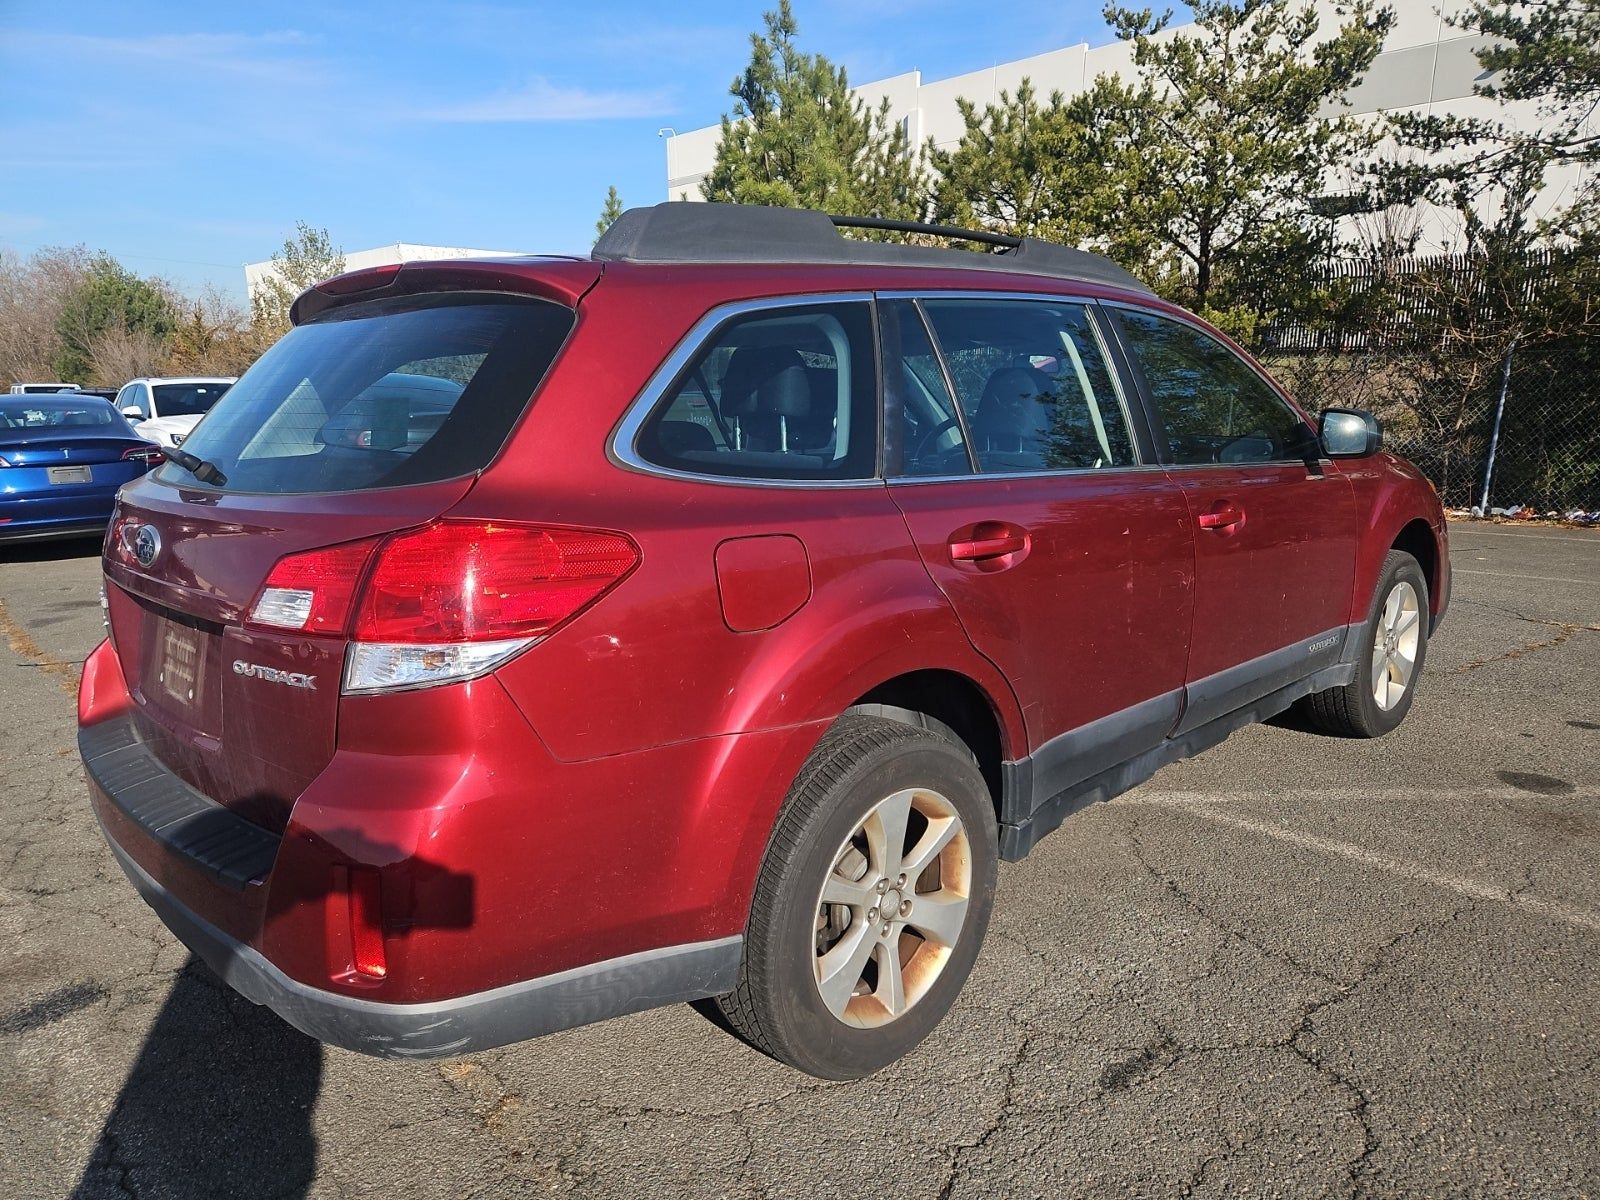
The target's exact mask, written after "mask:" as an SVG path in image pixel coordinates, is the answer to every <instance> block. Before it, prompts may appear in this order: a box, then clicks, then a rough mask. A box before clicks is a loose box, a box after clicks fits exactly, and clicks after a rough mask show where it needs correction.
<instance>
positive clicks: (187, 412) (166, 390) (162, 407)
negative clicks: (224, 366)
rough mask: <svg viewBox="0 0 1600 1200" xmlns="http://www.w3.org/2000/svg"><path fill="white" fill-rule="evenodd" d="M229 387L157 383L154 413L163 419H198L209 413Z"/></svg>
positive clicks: (222, 385) (205, 384)
mask: <svg viewBox="0 0 1600 1200" xmlns="http://www.w3.org/2000/svg"><path fill="white" fill-rule="evenodd" d="M230 386H231V385H229V384H226V383H158V384H156V385H155V393H156V411H157V412H158V413H160V414H161V415H162V416H163V417H198V416H201V415H203V414H205V413H208V412H210V411H211V406H212V405H213V404H215V403H216V402H217V400H218V399H220V398H221V396H222V393H223V392H225V391H227V390H228V388H229V387H230Z"/></svg>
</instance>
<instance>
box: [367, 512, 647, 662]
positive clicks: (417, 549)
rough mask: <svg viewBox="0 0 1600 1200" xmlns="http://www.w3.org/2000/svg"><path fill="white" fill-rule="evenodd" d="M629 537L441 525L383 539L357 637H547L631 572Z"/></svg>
mask: <svg viewBox="0 0 1600 1200" xmlns="http://www.w3.org/2000/svg"><path fill="white" fill-rule="evenodd" d="M638 561H639V555H638V552H637V551H636V550H635V549H634V548H633V543H632V542H630V541H628V539H627V538H624V537H620V536H618V535H617V534H614V533H595V532H592V531H590V530H579V529H543V528H535V527H532V526H528V525H500V524H488V523H486V524H479V523H477V522H467V521H440V522H438V523H437V524H434V525H429V526H427V527H426V528H424V529H418V530H415V531H413V532H411V533H402V534H398V535H397V536H395V537H392V538H390V539H389V540H388V541H386V542H384V544H383V548H382V550H381V551H380V552H379V555H378V561H377V564H376V565H375V566H374V567H373V568H372V576H371V578H370V579H369V580H368V581H367V586H366V588H365V589H363V591H362V594H361V603H360V605H359V606H358V608H357V612H356V628H355V637H356V640H357V641H360V642H413V643H416V642H427V643H436V642H486V641H500V640H503V639H505V638H517V637H541V636H543V635H544V634H546V633H548V632H549V631H550V630H551V629H552V628H554V627H555V626H556V625H559V624H560V623H561V622H562V621H565V620H566V619H567V618H569V617H571V616H572V615H573V614H574V613H576V612H577V611H579V610H580V609H582V608H583V607H585V606H586V605H588V604H590V603H591V602H593V601H594V600H595V599H596V598H597V597H598V596H599V595H600V594H601V593H602V592H604V591H605V590H606V589H607V588H609V587H611V586H612V585H613V584H615V583H616V582H617V580H619V579H621V578H622V577H623V576H624V575H626V574H627V573H628V572H629V571H631V570H632V569H633V567H634V564H635V563H637V562H638Z"/></svg>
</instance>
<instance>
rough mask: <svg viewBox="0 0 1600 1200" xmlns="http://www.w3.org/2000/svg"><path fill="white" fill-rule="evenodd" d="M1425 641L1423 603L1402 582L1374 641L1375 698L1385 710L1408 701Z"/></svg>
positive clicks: (1381, 616) (1393, 593)
mask: <svg viewBox="0 0 1600 1200" xmlns="http://www.w3.org/2000/svg"><path fill="white" fill-rule="evenodd" d="M1421 641H1422V601H1421V598H1420V597H1419V596H1418V595H1417V589H1416V588H1415V587H1413V586H1412V585H1411V584H1410V583H1409V582H1407V581H1406V580H1404V579H1402V580H1400V581H1399V582H1398V583H1396V584H1395V585H1394V587H1392V588H1390V589H1389V594H1388V596H1386V597H1385V598H1384V601H1383V608H1382V609H1380V610H1379V612H1378V628H1377V631H1376V635H1375V636H1374V637H1373V639H1372V679H1371V685H1372V698H1373V699H1374V700H1376V701H1377V703H1378V707H1379V708H1381V709H1383V710H1384V711H1386V712H1387V711H1388V710H1389V709H1392V708H1393V707H1394V706H1395V705H1397V704H1399V703H1400V701H1401V700H1402V699H1404V697H1405V694H1406V691H1407V690H1408V689H1409V688H1410V687H1411V677H1412V675H1413V674H1414V673H1415V671H1416V666H1417V651H1418V650H1419V649H1420V647H1421Z"/></svg>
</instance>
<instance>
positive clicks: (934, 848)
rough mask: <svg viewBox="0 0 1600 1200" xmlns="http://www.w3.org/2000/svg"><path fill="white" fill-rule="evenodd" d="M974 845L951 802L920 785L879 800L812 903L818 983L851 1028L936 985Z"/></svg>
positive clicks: (958, 920)
mask: <svg viewBox="0 0 1600 1200" xmlns="http://www.w3.org/2000/svg"><path fill="white" fill-rule="evenodd" d="M971 888H972V847H971V844H970V843H969V842H968V840H967V831H966V829H965V827H964V826H963V825H962V822H961V818H960V816H959V815H957V813H956V809H955V806H954V805H953V804H951V803H950V801H949V800H947V799H946V798H945V797H943V796H941V795H940V794H939V793H937V792H934V791H929V790H927V789H925V788H909V789H906V790H904V791H899V792H895V793H894V794H893V795H890V796H887V797H885V798H884V799H882V800H880V801H879V802H878V803H877V804H875V805H874V806H873V807H872V809H871V810H870V811H869V812H868V813H867V815H866V816H865V817H864V818H863V819H862V821H861V822H860V824H858V825H857V826H856V828H855V830H854V831H853V832H852V833H851V834H850V836H849V837H848V838H846V839H845V841H844V844H843V845H841V846H840V847H839V851H838V853H837V854H835V855H834V860H833V866H832V868H831V869H830V870H829V872H828V876H827V878H826V879H825V880H824V881H823V884H822V889H821V891H820V893H819V894H818V897H817V918H816V945H815V954H816V959H815V963H814V964H813V968H814V978H815V980H816V984H817V990H818V992H820V993H821V996H822V1001H823V1003H824V1004H825V1005H826V1006H827V1008H828V1011H829V1012H831V1013H832V1014H833V1015H834V1016H835V1017H837V1018H838V1019H839V1020H841V1021H843V1022H844V1023H845V1024H847V1025H854V1026H857V1027H862V1028H871V1027H874V1026H879V1025H884V1024H886V1023H888V1022H890V1021H893V1020H894V1019H895V1018H896V1017H898V1016H900V1015H901V1014H902V1013H904V1012H905V1011H906V1010H907V1009H909V1008H910V1007H911V1006H912V1005H914V1004H915V1003H916V1002H917V1001H918V1000H920V999H921V998H922V997H923V996H925V995H927V993H928V989H929V988H931V987H932V986H933V984H934V981H935V980H937V979H938V977H939V975H940V973H941V972H942V971H943V970H944V967H945V964H946V963H947V962H948V961H949V959H950V952H951V950H952V949H954V947H955V944H956V941H957V939H958V938H960V936H961V931H962V927H963V925H964V924H965V922H966V916H967V904H968V900H969V898H970V895H971Z"/></svg>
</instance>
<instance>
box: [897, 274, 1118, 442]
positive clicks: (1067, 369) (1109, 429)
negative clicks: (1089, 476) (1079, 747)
mask: <svg viewBox="0 0 1600 1200" xmlns="http://www.w3.org/2000/svg"><path fill="white" fill-rule="evenodd" d="M923 309H924V311H925V312H926V313H927V314H928V320H929V322H930V323H931V324H932V326H933V331H934V334H935V336H936V337H937V338H938V340H939V347H940V349H941V350H943V352H944V358H945V362H946V364H948V366H949V369H950V375H951V378H952V379H954V380H955V385H956V391H957V393H958V398H959V399H960V401H961V407H962V410H963V411H964V412H965V413H966V418H967V428H968V429H969V430H970V431H971V433H972V444H973V450H974V452H975V453H976V455H977V458H978V466H979V467H980V468H981V469H982V470H984V471H986V472H990V471H993V472H1024V471H1083V470H1094V469H1097V468H1106V467H1125V466H1128V465H1130V464H1132V463H1133V462H1134V461H1135V459H1134V453H1133V442H1132V439H1131V438H1130V437H1129V434H1128V423H1127V420H1126V418H1125V416H1124V413H1123V408H1122V402H1121V399H1120V397H1119V395H1118V392H1117V387H1116V383H1115V382H1114V381H1113V379H1112V375H1111V370H1110V367H1109V365H1108V363H1107V359H1106V355H1105V352H1104V351H1103V349H1102V348H1101V345H1100V338H1099V335H1098V334H1097V333H1096V332H1095V328H1094V322H1093V320H1092V318H1091V317H1090V315H1089V310H1088V308H1087V306H1085V305H1082V304H1072V303H1068V302H1065V301H1062V302H1056V301H1042V300H928V301H925V302H924V304H923ZM935 448H936V444H935ZM913 473H914V472H913Z"/></svg>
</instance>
